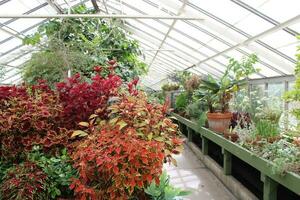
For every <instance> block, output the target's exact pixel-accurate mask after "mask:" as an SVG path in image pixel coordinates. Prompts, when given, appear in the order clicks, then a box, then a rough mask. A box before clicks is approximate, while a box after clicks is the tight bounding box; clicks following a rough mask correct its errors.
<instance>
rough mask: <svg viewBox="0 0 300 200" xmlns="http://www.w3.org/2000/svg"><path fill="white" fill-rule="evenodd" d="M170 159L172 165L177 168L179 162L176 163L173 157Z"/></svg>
mask: <svg viewBox="0 0 300 200" xmlns="http://www.w3.org/2000/svg"><path fill="white" fill-rule="evenodd" d="M170 159H171V163H172V164H173V165H174V166H175V167H177V161H176V160H175V159H174V158H172V157H170Z"/></svg>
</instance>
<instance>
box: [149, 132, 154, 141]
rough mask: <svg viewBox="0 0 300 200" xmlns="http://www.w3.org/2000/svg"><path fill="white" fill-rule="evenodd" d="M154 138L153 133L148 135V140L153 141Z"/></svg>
mask: <svg viewBox="0 0 300 200" xmlns="http://www.w3.org/2000/svg"><path fill="white" fill-rule="evenodd" d="M152 137H153V133H150V134H149V135H148V140H150V141H151V140H152Z"/></svg>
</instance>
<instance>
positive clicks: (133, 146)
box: [70, 124, 164, 200]
mask: <svg viewBox="0 0 300 200" xmlns="http://www.w3.org/2000/svg"><path fill="white" fill-rule="evenodd" d="M117 127H119V128H116V126H113V125H109V124H107V125H106V126H105V127H102V128H101V130H97V129H95V131H94V132H93V133H92V134H91V135H89V137H88V138H87V139H86V140H84V141H83V142H81V143H80V144H79V145H78V146H77V148H76V149H75V151H74V153H73V156H72V158H73V159H74V163H75V164H74V166H75V168H77V170H78V172H79V176H80V177H79V179H74V181H73V183H72V184H71V186H70V188H71V189H74V193H75V195H76V197H77V198H80V199H95V200H96V199H129V197H131V196H132V195H134V192H135V191H136V190H143V188H144V187H146V186H147V185H149V184H150V183H151V182H152V180H156V181H157V182H158V181H159V176H160V174H161V173H162V166H163V159H164V154H163V148H164V145H163V143H160V142H157V141H154V140H152V141H146V140H142V139H140V138H139V137H138V136H137V134H136V132H135V130H134V129H131V130H127V132H124V131H122V130H120V128H121V127H120V126H117Z"/></svg>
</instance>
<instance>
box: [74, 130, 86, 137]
mask: <svg viewBox="0 0 300 200" xmlns="http://www.w3.org/2000/svg"><path fill="white" fill-rule="evenodd" d="M87 135H88V134H87V133H86V132H84V131H82V130H76V131H74V132H73V134H72V135H71V138H74V137H76V136H79V137H84V136H87Z"/></svg>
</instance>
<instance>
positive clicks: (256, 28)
mask: <svg viewBox="0 0 300 200" xmlns="http://www.w3.org/2000/svg"><path fill="white" fill-rule="evenodd" d="M241 9H242V8H241ZM234 25H235V26H236V27H237V28H239V29H241V30H243V31H245V32H247V33H248V34H250V35H257V34H259V33H261V32H263V31H266V30H267V29H269V28H272V27H273V25H272V24H271V23H269V22H267V21H265V20H264V19H262V18H260V17H258V16H256V15H254V14H251V15H248V16H247V17H245V18H244V19H243V20H240V21H239V22H238V23H236V24H234ZM249 27H251V28H249Z"/></svg>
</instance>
